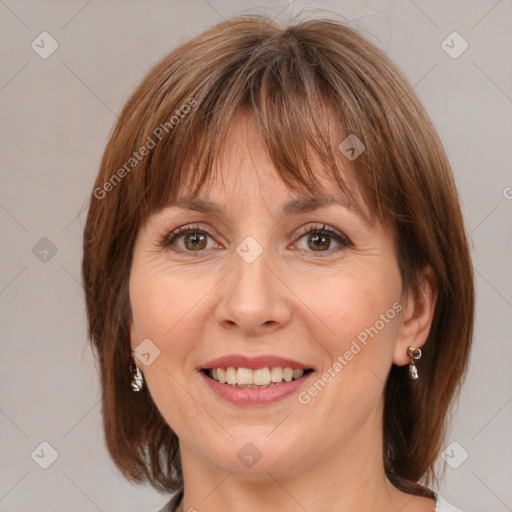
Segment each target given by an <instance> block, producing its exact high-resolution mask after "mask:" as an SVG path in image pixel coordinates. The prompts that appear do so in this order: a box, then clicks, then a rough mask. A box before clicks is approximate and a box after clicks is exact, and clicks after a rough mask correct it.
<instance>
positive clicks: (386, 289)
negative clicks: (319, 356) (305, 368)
mask: <svg viewBox="0 0 512 512" xmlns="http://www.w3.org/2000/svg"><path fill="white" fill-rule="evenodd" d="M389 270H390V272H392V269H389ZM384 274H385V273H384ZM328 282H330V283H333V284H330V285H329V286H324V287H323V288H322V292H319V290H317V291H316V294H313V293H311V295H310V296H311V297H312V298H313V297H315V298H314V299H313V302H312V303H311V304H312V306H311V309H312V310H314V311H319V316H320V317H321V318H322V320H323V322H324V324H325V327H326V331H325V332H326V333H327V335H326V336H319V338H318V340H317V341H318V343H319V345H320V346H322V348H323V349H324V350H325V351H326V352H327V353H328V354H329V356H330V357H329V358H330V359H331V360H332V361H334V360H336V359H337V358H338V356H342V357H343V359H344V361H346V362H347V364H346V370H348V371H347V372H345V371H344V373H351V374H353V375H354V376H357V377H358V378H363V377H364V376H366V375H367V374H368V371H365V370H368V369H372V371H374V372H375V373H376V374H377V375H379V376H381V375H384V376H385V373H386V372H387V370H388V369H389V367H390V365H391V361H392V354H393V347H394V341H395V336H396V329H397V322H398V317H399V311H400V310H401V304H400V302H399V300H400V282H399V280H395V279H394V278H393V274H392V273H391V274H390V273H387V274H385V275H383V273H382V272H380V273H377V272H373V273H367V274H364V273H363V272H361V273H355V274H351V275H349V274H346V275H344V277H343V278H339V279H337V280H334V281H333V280H330V281H328ZM310 316H311V314H310ZM343 364H344V363H343ZM344 370H345V368H344Z"/></svg>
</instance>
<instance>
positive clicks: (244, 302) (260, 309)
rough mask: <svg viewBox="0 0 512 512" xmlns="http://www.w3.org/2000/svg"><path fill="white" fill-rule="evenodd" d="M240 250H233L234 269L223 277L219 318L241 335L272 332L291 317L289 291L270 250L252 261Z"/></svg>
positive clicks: (217, 315)
mask: <svg viewBox="0 0 512 512" xmlns="http://www.w3.org/2000/svg"><path fill="white" fill-rule="evenodd" d="M240 254H242V255H243V253H240ZM240 254H239V253H238V252H235V251H234V252H233V256H232V262H233V265H232V269H231V271H229V272H228V274H227V275H226V276H225V277H224V279H223V281H224V284H223V286H221V289H220V293H221V296H220V299H219V303H218V306H217V309H216V320H217V322H218V323H219V324H220V325H221V326H222V327H223V328H224V329H231V330H233V331H239V334H240V335H245V336H263V335H267V334H271V333H273V332H275V331H276V330H279V329H281V328H282V327H284V326H285V325H286V324H288V322H289V321H290V317H291V304H290V303H289V300H288V299H287V297H289V296H290V292H289V290H288V288H287V286H286V285H285V283H284V282H283V280H282V276H280V275H279V271H278V269H277V267H278V266H277V265H275V261H274V258H273V256H272V254H271V251H270V250H265V249H264V250H263V252H262V253H261V254H260V255H259V256H258V257H257V258H256V259H255V260H254V261H252V262H251V260H250V259H245V258H244V257H243V256H240Z"/></svg>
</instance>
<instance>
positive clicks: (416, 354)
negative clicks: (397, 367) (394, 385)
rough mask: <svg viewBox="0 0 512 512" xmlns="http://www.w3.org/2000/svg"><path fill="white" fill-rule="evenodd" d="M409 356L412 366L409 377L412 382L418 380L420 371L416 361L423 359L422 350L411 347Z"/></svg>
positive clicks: (410, 366)
mask: <svg viewBox="0 0 512 512" xmlns="http://www.w3.org/2000/svg"><path fill="white" fill-rule="evenodd" d="M407 354H408V355H409V357H410V358H411V364H410V365H409V376H410V377H411V379H412V380H417V378H418V369H417V368H416V361H417V360H418V359H419V358H420V357H421V349H419V348H416V347H409V348H408V349H407Z"/></svg>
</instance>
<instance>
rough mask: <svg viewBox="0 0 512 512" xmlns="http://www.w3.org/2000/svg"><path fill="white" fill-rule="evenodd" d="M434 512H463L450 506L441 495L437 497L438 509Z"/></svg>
mask: <svg viewBox="0 0 512 512" xmlns="http://www.w3.org/2000/svg"><path fill="white" fill-rule="evenodd" d="M434 512H461V511H460V510H459V509H458V508H455V507H454V506H453V505H450V504H449V503H448V502H447V501H446V500H444V499H443V498H442V497H441V496H439V494H437V495H436V509H435V511H434Z"/></svg>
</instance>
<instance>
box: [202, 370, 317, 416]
mask: <svg viewBox="0 0 512 512" xmlns="http://www.w3.org/2000/svg"><path fill="white" fill-rule="evenodd" d="M213 362H217V360H214V361H213ZM220 368H222V366H220ZM245 368H247V367H245ZM257 368H259V366H258V367H257ZM199 374H200V375H201V378H202V379H204V381H205V383H206V384H207V385H208V386H209V388H210V389H211V390H212V391H213V392H214V393H215V394H216V395H217V396H218V397H220V398H222V399H223V400H226V401H228V402H230V403H232V404H234V405H239V406H244V405H245V406H264V405H270V404H273V403H275V402H278V401H280V400H283V399H285V398H287V397H289V396H290V395H294V394H296V393H297V392H298V391H299V389H300V388H301V387H302V386H305V385H306V384H307V383H308V381H309V380H310V378H311V376H312V375H315V374H316V372H314V371H312V372H310V373H307V374H305V375H304V376H302V377H301V378H300V379H297V380H292V381H291V382H282V383H281V384H277V385H276V386H271V387H268V388H262V389H251V388H238V387H235V386H231V385H229V384H221V383H220V382H217V381H216V380H214V379H212V378H210V377H208V375H206V373H205V372H203V371H200V372H199Z"/></svg>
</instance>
